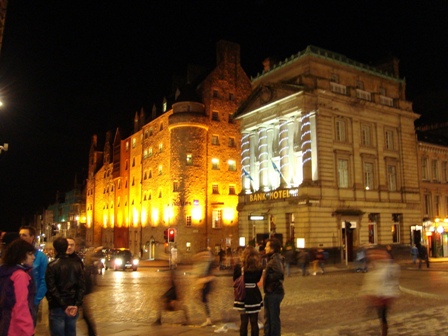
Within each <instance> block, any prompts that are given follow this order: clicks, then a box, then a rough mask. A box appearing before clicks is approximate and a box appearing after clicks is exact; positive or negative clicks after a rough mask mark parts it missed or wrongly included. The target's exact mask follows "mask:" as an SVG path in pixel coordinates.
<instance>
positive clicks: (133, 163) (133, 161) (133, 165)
mask: <svg viewBox="0 0 448 336" xmlns="http://www.w3.org/2000/svg"><path fill="white" fill-rule="evenodd" d="M132 167H135V158H132Z"/></svg>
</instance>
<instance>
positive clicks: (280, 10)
mask: <svg viewBox="0 0 448 336" xmlns="http://www.w3.org/2000/svg"><path fill="white" fill-rule="evenodd" d="M416 3H417V4H416ZM447 17H448V2H446V1H418V2H417V1H416V2H414V1H372V0H370V1H362V0H358V1H331V2H330V1H306V2H305V1H297V0H295V1H279V0H277V1H275V0H271V1H269V0H239V1H234V0H222V1H216V0H207V1H189V0H179V1H168V0H165V1H152V0H147V1H139V0H133V1H115V0H104V1H99V0H91V1H70V0H64V1H60V0H54V1H49V0H48V1H44V0H33V1H29V0H10V2H9V7H8V12H7V15H6V28H5V33H4V40H3V48H2V50H1V55H0V96H1V99H2V100H3V101H4V102H5V106H4V107H2V109H1V110H0V143H2V144H3V142H8V143H9V145H10V150H9V151H8V152H6V153H2V154H0V230H10V229H13V228H14V227H17V226H18V225H20V223H21V220H22V218H26V216H29V215H30V214H33V213H35V212H37V211H39V210H42V209H43V208H46V207H47V206H48V205H49V204H50V203H52V202H54V200H55V195H56V192H57V191H58V190H59V191H61V192H66V191H68V190H70V189H71V188H72V186H73V181H74V177H75V174H78V175H79V176H84V174H85V171H86V168H87V159H88V153H89V146H90V139H91V136H92V135H93V134H95V133H97V134H98V135H99V136H100V139H102V138H103V137H104V133H105V132H106V131H107V130H109V129H112V130H114V129H115V128H116V127H118V126H124V127H128V126H129V125H131V124H132V119H133V116H134V113H135V111H137V110H139V109H140V108H141V107H144V108H145V109H147V110H148V109H150V108H151V106H152V104H153V103H154V102H156V103H160V102H161V100H162V98H163V95H164V94H168V93H169V90H170V82H171V78H172V75H173V73H178V72H180V71H181V70H182V69H183V67H184V66H185V65H186V64H187V63H195V64H202V65H206V66H212V65H214V62H215V46H216V42H217V41H218V40H220V39H226V40H229V41H233V42H237V43H239V44H240V45H241V61H242V65H243V68H244V69H245V70H246V73H247V74H248V75H252V76H254V75H256V73H257V72H259V71H261V69H262V67H261V62H262V60H263V59H264V58H266V57H268V56H274V57H276V58H277V59H279V60H283V59H285V58H286V57H289V56H291V55H292V54H294V53H297V52H298V51H301V50H303V49H305V48H306V46H307V45H310V44H312V45H316V46H318V47H321V48H324V49H328V50H331V51H335V52H338V53H341V54H344V55H346V56H348V57H349V58H352V59H354V60H357V61H360V62H363V63H367V64H371V63H372V64H373V63H374V62H375V61H377V60H379V59H382V58H384V57H387V56H390V55H394V56H396V57H398V58H399V59H400V61H401V63H400V65H401V67H400V71H401V76H402V77H405V78H406V81H407V97H408V99H409V100H411V101H414V110H415V111H416V112H418V113H422V114H425V116H438V117H439V118H440V117H442V118H443V119H445V120H446V119H448V114H447V111H448V98H447V97H448V81H447V78H448V47H447V43H448V20H447ZM441 95H443V97H442V99H440V96H441Z"/></svg>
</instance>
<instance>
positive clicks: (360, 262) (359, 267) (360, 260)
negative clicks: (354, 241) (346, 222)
mask: <svg viewBox="0 0 448 336" xmlns="http://www.w3.org/2000/svg"><path fill="white" fill-rule="evenodd" d="M355 264H356V268H355V270H356V272H358V273H359V272H364V273H365V272H367V255H366V249H365V247H364V246H363V245H361V246H359V248H358V250H357V251H356V262H355Z"/></svg>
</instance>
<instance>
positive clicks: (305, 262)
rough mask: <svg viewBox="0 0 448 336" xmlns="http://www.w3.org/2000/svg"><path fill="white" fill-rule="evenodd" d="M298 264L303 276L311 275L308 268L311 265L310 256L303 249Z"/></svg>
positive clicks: (299, 253) (299, 254)
mask: <svg viewBox="0 0 448 336" xmlns="http://www.w3.org/2000/svg"><path fill="white" fill-rule="evenodd" d="M297 264H298V265H299V267H300V269H301V270H302V276H306V275H310V272H308V267H309V265H310V254H309V252H308V251H306V250H305V249H301V250H300V251H299V252H298V257H297Z"/></svg>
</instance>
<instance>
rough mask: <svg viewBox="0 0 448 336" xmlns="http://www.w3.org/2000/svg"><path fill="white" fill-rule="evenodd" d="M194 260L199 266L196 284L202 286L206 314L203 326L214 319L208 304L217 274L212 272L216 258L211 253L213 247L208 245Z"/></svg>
mask: <svg viewBox="0 0 448 336" xmlns="http://www.w3.org/2000/svg"><path fill="white" fill-rule="evenodd" d="M194 260H195V263H196V267H198V268H199V271H198V279H197V280H196V286H198V287H199V288H200V291H201V301H202V303H203V304H204V309H205V316H206V320H205V322H204V323H202V324H201V327H206V326H211V325H212V320H211V315H210V306H209V304H208V295H209V294H210V292H211V290H212V284H213V281H214V279H215V276H214V275H213V273H212V270H213V260H214V258H213V255H212V253H211V248H210V247H207V249H206V250H205V251H203V252H200V253H198V254H197V255H196V256H195V258H194Z"/></svg>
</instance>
